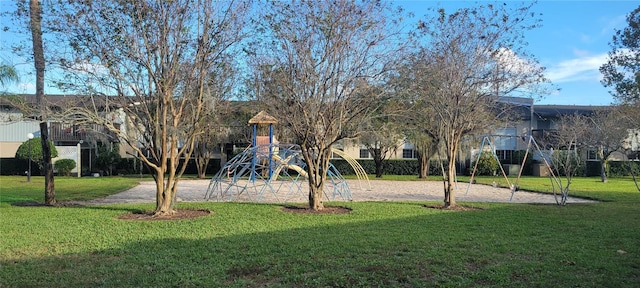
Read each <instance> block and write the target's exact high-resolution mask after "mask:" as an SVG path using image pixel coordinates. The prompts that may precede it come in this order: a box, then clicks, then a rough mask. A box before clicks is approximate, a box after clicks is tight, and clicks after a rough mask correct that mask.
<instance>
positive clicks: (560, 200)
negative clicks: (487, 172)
mask: <svg viewBox="0 0 640 288" xmlns="http://www.w3.org/2000/svg"><path fill="white" fill-rule="evenodd" d="M497 136H499V137H517V138H520V139H523V141H524V139H527V141H526V142H527V150H526V152H525V154H524V157H523V159H522V163H520V169H519V171H518V175H517V177H516V180H515V182H514V183H511V181H509V178H508V177H507V174H506V172H505V171H504V168H503V167H502V165H499V166H500V172H501V173H502V176H503V177H504V179H505V181H506V183H507V187H509V189H510V190H511V196H510V198H509V201H511V200H513V195H514V194H515V192H516V191H517V190H518V187H519V186H518V184H519V182H520V177H521V176H522V171H523V170H524V166H525V165H524V164H525V161H526V159H527V157H528V156H529V153H531V151H533V153H538V154H537V155H538V156H539V158H540V160H541V161H542V163H543V164H544V167H545V168H546V169H547V170H548V172H549V175H548V176H549V179H550V181H551V187H552V189H553V191H552V192H553V196H554V198H555V200H556V204H558V205H562V206H564V205H566V204H567V198H568V197H569V191H568V190H566V189H564V188H563V186H562V181H561V180H560V178H559V177H558V176H557V175H556V174H555V173H554V170H553V169H552V167H551V164H550V162H549V160H548V159H547V155H545V153H543V152H542V149H540V146H539V145H538V143H537V142H536V140H535V139H534V138H533V136H531V135H528V136H527V137H519V136H504V135H497ZM487 146H488V147H489V148H490V150H491V152H492V155H493V157H494V158H495V159H496V161H498V163H500V159H499V158H498V155H496V149H495V146H494V145H493V143H492V142H491V140H490V139H489V137H487V136H485V137H483V138H482V144H481V145H480V150H479V152H478V155H477V157H476V159H475V165H474V167H473V170H472V172H471V177H470V178H469V185H468V186H467V190H466V193H465V194H468V193H469V188H470V187H471V184H472V183H473V180H474V179H473V178H474V176H475V173H476V171H477V169H478V163H479V162H480V161H479V160H480V156H481V154H482V151H484V149H485V147H487ZM494 184H495V183H494Z"/></svg>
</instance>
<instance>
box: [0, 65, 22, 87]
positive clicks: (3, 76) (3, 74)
mask: <svg viewBox="0 0 640 288" xmlns="http://www.w3.org/2000/svg"><path fill="white" fill-rule="evenodd" d="M12 82H18V72H16V69H15V68H13V66H10V65H6V64H0V87H5V86H7V85H8V84H9V83H12Z"/></svg>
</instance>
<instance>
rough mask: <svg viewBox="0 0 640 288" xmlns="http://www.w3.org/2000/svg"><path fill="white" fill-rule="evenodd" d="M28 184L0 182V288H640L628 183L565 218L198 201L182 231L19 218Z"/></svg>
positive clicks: (602, 188)
mask: <svg viewBox="0 0 640 288" xmlns="http://www.w3.org/2000/svg"><path fill="white" fill-rule="evenodd" d="M389 178H395V179H394V180H400V178H402V177H387V176H385V177H384V178H383V179H389ZM496 179H497V178H496ZM496 179H494V178H493V177H487V178H480V179H478V182H481V183H482V182H484V181H488V182H487V183H491V182H492V181H495V180H496ZM25 180H26V179H24V177H4V176H2V177H0V287H63V286H64V287H96V286H103V287H113V286H128V287H151V286H155V287H247V286H248V287H258V286H260V287H262V286H268V287H320V286H321V287H434V286H440V287H479V286H494V287H495V286H497V287H638V283H640V229H638V228H639V227H640V205H639V204H640V192H638V191H636V190H635V186H634V185H633V182H632V181H631V180H630V179H611V181H610V182H609V183H606V184H604V183H599V182H598V179H597V178H579V179H576V180H575V181H574V183H573V184H572V187H573V189H572V190H573V192H571V195H574V196H582V197H590V198H597V199H600V200H603V201H604V202H601V203H595V204H569V205H568V206H566V207H558V206H555V205H530V204H497V203H462V204H467V205H472V206H474V207H479V208H482V210H476V211H442V210H435V209H428V208H425V207H423V204H427V202H397V203H394V202H349V203H330V204H331V205H341V206H347V207H349V208H351V209H353V211H352V212H351V213H349V214H343V215H302V214H290V213H286V212H283V211H281V207H282V206H281V205H276V204H241V203H212V202H203V203H181V204H180V205H179V208H180V209H187V208H190V209H208V210H210V211H212V214H211V215H209V216H207V217H202V218H198V219H191V220H180V221H124V220H118V219H117V217H118V216H119V215H122V214H123V213H129V212H132V211H138V210H149V209H152V208H153V206H152V204H129V205H125V204H120V205H103V206H86V207H83V206H77V207H37V206H29V207H23V206H15V205H13V204H16V203H21V202H24V201H38V202H42V198H43V187H44V184H43V181H42V178H40V177H34V178H32V182H31V183H26V181H25ZM138 180H139V179H135V178H121V177H117V178H115V177H114V178H111V177H100V178H80V179H78V178H56V188H57V189H56V190H57V198H58V199H59V200H82V199H91V198H95V197H102V196H104V195H106V194H110V193H114V192H115V191H119V190H123V189H126V188H127V187H131V186H132V185H134V184H135V183H137V181H138ZM146 180H148V179H146ZM405 180H407V181H408V180H416V179H415V177H412V178H411V177H408V178H407V179H405ZM459 180H460V181H465V179H459ZM466 180H467V181H468V179H466ZM545 182H546V183H548V182H549V179H547V178H530V177H529V178H524V179H522V180H521V182H520V187H521V188H522V189H527V190H543V191H546V190H545V189H544V186H545V185H546V184H545ZM546 192H549V191H546ZM430 204H433V203H430Z"/></svg>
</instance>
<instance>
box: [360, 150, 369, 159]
mask: <svg viewBox="0 0 640 288" xmlns="http://www.w3.org/2000/svg"><path fill="white" fill-rule="evenodd" d="M360 158H371V157H370V156H369V150H368V149H360Z"/></svg>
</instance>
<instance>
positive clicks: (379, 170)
mask: <svg viewBox="0 0 640 288" xmlns="http://www.w3.org/2000/svg"><path fill="white" fill-rule="evenodd" d="M374 156H375V157H374V158H373V162H374V163H375V164H376V178H382V174H383V172H384V166H383V164H384V163H383V160H382V157H381V156H382V155H380V152H378V153H377V154H376V155H374Z"/></svg>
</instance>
